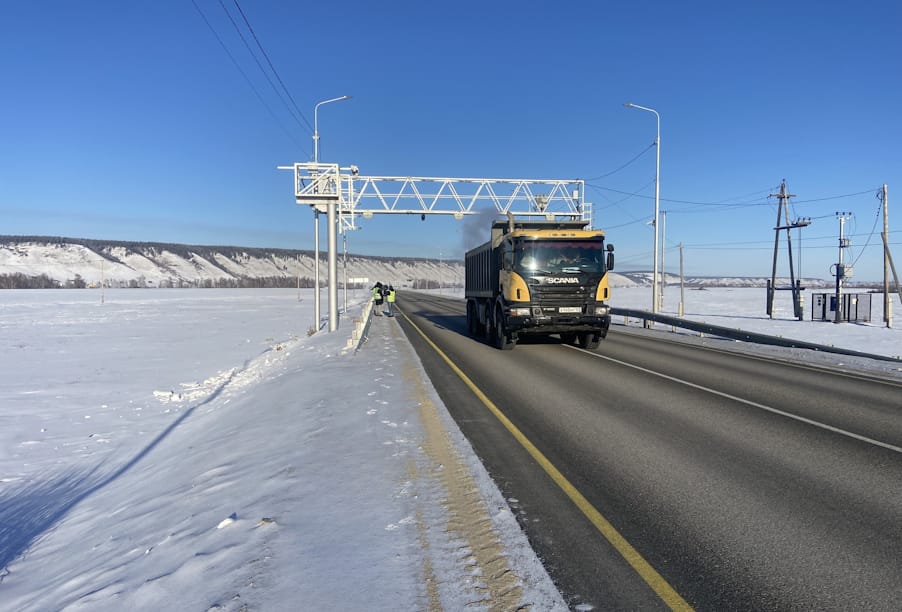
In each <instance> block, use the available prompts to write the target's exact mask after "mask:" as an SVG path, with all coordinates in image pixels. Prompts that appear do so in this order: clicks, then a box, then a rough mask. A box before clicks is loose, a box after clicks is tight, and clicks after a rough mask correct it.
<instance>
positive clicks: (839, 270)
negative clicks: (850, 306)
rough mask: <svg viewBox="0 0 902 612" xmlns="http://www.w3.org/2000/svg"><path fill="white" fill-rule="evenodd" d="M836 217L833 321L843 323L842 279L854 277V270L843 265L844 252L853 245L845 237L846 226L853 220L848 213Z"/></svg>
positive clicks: (838, 214) (837, 214)
mask: <svg viewBox="0 0 902 612" xmlns="http://www.w3.org/2000/svg"><path fill="white" fill-rule="evenodd" d="M836 216H837V217H838V218H839V262H838V263H837V264H836V297H835V299H836V316H835V317H834V319H833V322H834V323H842V321H843V316H842V311H843V307H842V279H844V278H845V277H846V276H852V269H851V268H849V269H848V270H846V266H845V264H844V263H843V259H844V258H843V250H844V249H847V248H849V246H851V243H850V241H849V239H848V238H846V237H845V232H844V229H845V225H846V220H847V219H849V218H851V216H852V213H848V212H842V213H840V212H838V213H836Z"/></svg>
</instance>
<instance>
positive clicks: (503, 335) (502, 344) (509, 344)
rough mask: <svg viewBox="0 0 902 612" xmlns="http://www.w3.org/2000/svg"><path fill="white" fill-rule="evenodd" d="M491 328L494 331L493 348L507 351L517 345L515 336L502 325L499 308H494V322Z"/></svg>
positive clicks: (502, 317) (502, 318) (502, 319)
mask: <svg viewBox="0 0 902 612" xmlns="http://www.w3.org/2000/svg"><path fill="white" fill-rule="evenodd" d="M492 329H493V331H494V332H495V337H494V341H495V342H494V344H495V348H498V349H501V350H502V351H509V350H511V349H513V348H514V347H515V346H516V345H517V340H516V338H515V337H514V336H513V334H511V333H510V332H508V331H507V326H506V325H504V316H503V315H502V314H501V309H500V308H496V309H495V323H494V325H492Z"/></svg>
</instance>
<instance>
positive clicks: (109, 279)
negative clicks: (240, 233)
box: [0, 236, 463, 288]
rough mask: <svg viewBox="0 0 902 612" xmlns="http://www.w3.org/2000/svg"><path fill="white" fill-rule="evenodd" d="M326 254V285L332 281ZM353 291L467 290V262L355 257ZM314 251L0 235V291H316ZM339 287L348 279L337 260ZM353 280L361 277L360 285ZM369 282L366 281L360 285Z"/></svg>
mask: <svg viewBox="0 0 902 612" xmlns="http://www.w3.org/2000/svg"><path fill="white" fill-rule="evenodd" d="M327 258H328V254H327V252H326V251H325V250H323V251H322V252H321V253H320V266H319V273H320V281H321V284H326V283H327V282H328V281H327V278H328V259H327ZM346 271H347V278H348V285H349V286H354V285H372V284H373V283H375V282H376V281H381V282H384V283H391V284H394V285H396V286H399V287H405V286H417V287H439V286H440V285H442V286H454V285H461V284H462V283H463V264H462V262H460V261H457V262H455V261H450V260H437V259H425V258H412V257H379V256H366V257H364V256H359V255H350V254H349V255H348V257H347V268H346ZM314 275H315V273H314V253H313V251H303V250H290V249H261V248H251V247H233V246H198V245H186V244H166V243H157V242H123V241H112V240H87V239H81V238H61V237H48V236H0V288H18V287H37V288H43V287H85V286H88V287H90V286H100V283H101V279H102V282H103V284H104V285H105V286H106V287H296V286H297V284H298V281H299V279H300V284H301V286H302V287H312V286H313V285H314ZM338 275H339V282H343V281H344V278H345V267H344V263H343V257H342V255H341V254H339V260H338ZM353 279H358V280H357V281H356V282H355V281H354V280H353ZM361 279H366V280H361Z"/></svg>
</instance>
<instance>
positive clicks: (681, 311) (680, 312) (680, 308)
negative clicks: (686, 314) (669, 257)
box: [677, 242, 684, 317]
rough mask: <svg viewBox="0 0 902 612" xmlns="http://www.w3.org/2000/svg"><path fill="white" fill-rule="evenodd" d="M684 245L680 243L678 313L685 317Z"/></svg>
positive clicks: (679, 315)
mask: <svg viewBox="0 0 902 612" xmlns="http://www.w3.org/2000/svg"><path fill="white" fill-rule="evenodd" d="M683 298H684V295H683V243H682V242H681V243H680V307H679V309H678V311H677V316H678V317H682V316H683Z"/></svg>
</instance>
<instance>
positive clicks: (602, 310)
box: [595, 305, 611, 317]
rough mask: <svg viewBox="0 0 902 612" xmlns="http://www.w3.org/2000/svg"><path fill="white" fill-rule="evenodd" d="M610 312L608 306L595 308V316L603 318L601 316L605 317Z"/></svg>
mask: <svg viewBox="0 0 902 612" xmlns="http://www.w3.org/2000/svg"><path fill="white" fill-rule="evenodd" d="M610 312H611V307H610V306H608V305H603V306H596V307H595V314H596V316H599V317H603V316H606V315H608V314H610Z"/></svg>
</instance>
